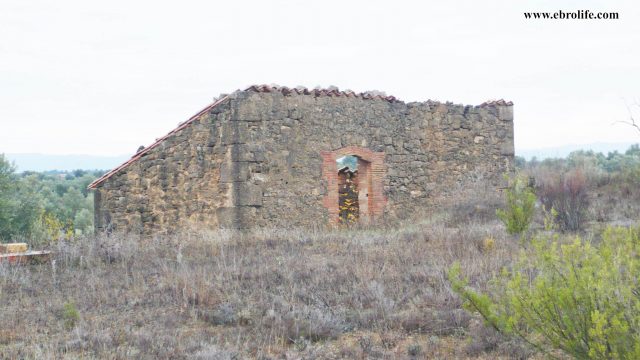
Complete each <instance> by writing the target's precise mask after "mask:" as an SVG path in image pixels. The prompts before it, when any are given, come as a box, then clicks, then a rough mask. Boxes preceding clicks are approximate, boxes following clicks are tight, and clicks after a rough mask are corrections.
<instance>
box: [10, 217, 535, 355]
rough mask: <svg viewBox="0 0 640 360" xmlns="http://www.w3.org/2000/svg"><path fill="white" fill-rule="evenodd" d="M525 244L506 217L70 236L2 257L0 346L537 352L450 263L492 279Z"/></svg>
mask: <svg viewBox="0 0 640 360" xmlns="http://www.w3.org/2000/svg"><path fill="white" fill-rule="evenodd" d="M517 249H518V242H517V241H515V240H514V239H513V238H508V237H507V236H506V235H504V231H503V230H502V229H501V224H499V223H497V222H493V223H488V224H480V223H466V224H458V225H456V226H455V227H452V224H450V223H449V222H448V221H447V219H439V218H434V219H431V220H425V222H424V223H423V224H419V225H412V226H405V227H403V228H402V229H400V230H398V229H388V230H367V229H360V230H352V231H345V230H343V231H340V230H335V231H302V230H300V231H296V230H289V231H283V230H264V231H261V232H258V233H253V234H245V235H242V234H239V233H233V232H224V231H221V232H215V233H199V234H184V235H181V236H175V237H165V238H155V239H149V240H141V239H137V238H135V237H121V236H116V235H113V236H111V237H97V238H85V239H77V240H76V241H74V242H60V243H59V244H58V245H57V246H56V248H55V251H56V252H55V262H54V263H53V264H50V265H40V266H31V267H10V266H2V267H0V286H1V291H2V293H1V300H0V301H1V302H2V304H3V309H2V312H1V315H0V324H1V325H0V357H2V358H64V357H67V358H78V357H84V358H92V357H96V358H131V357H140V358H201V359H225V358H238V359H241V358H263V359H268V358H274V359H275V358H283V356H285V357H286V358H307V359H312V358H321V359H325V358H411V357H414V358H415V357H417V358H423V357H439V358H446V357H452V356H454V357H459V358H465V357H476V356H484V357H485V358H494V357H498V356H501V357H514V356H515V357H520V356H525V355H528V354H529V353H528V351H526V350H524V349H523V348H522V347H521V346H519V345H518V344H515V343H512V342H509V341H506V340H505V339H501V338H500V337H499V336H498V335H496V334H494V333H492V332H491V331H490V330H488V329H485V328H484V327H483V326H482V324H481V322H480V321H479V320H478V319H474V318H472V317H471V316H470V315H469V314H468V313H466V312H465V311H464V310H462V309H461V307H460V301H459V300H458V298H457V296H456V295H455V294H453V293H452V292H451V289H450V286H449V284H448V282H447V274H446V273H447V270H448V268H449V267H450V266H451V264H452V263H453V262H454V261H455V260H458V261H460V262H461V263H462V264H464V272H465V274H466V275H468V276H469V277H470V279H471V281H472V283H474V284H476V285H477V286H478V287H479V288H482V287H483V284H486V282H487V280H488V279H489V278H490V277H491V276H492V275H493V274H494V273H495V272H496V271H498V270H499V269H500V268H502V267H503V266H505V265H508V264H509V262H510V260H511V258H512V255H513V254H514V253H515V252H517ZM471 335H473V336H471ZM485 352H486V353H485Z"/></svg>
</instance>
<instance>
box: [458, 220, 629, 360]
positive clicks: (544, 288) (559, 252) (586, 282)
mask: <svg viewBox="0 0 640 360" xmlns="http://www.w3.org/2000/svg"><path fill="white" fill-rule="evenodd" d="M638 254H640V227H639V228H635V229H626V228H609V229H607V230H606V231H605V233H604V234H603V240H602V243H601V244H600V245H599V246H598V247H595V246H593V245H591V244H590V243H589V242H586V241H582V240H580V239H579V238H577V239H576V240H575V241H574V242H572V243H570V244H566V245H559V244H558V242H557V238H555V239H553V240H549V239H546V238H536V239H534V240H532V248H531V249H530V251H526V252H523V253H522V254H521V257H520V260H519V261H518V262H516V263H515V264H514V266H513V269H512V270H511V271H506V270H503V272H502V274H501V275H500V276H498V277H497V278H496V279H494V280H495V282H494V284H495V288H494V292H493V294H492V295H493V296H491V297H490V296H488V295H486V294H480V293H478V292H476V291H474V290H473V289H471V288H470V287H469V286H468V282H467V280H466V279H464V278H462V277H461V275H460V265H459V264H456V265H454V266H453V267H452V268H451V269H450V271H449V281H450V282H451V284H452V288H453V289H454V291H455V292H456V293H458V295H460V296H461V297H462V298H463V300H464V306H465V307H466V308H467V309H468V310H472V311H477V312H479V313H480V315H481V316H482V317H483V318H484V319H485V321H486V323H487V324H488V325H490V326H492V327H493V328H495V329H496V330H498V331H499V332H502V333H504V334H507V335H511V336H515V337H518V338H520V339H522V340H524V341H525V342H527V343H528V344H529V345H531V346H533V347H534V348H536V349H538V350H540V351H543V352H547V353H548V350H547V349H556V350H559V351H562V352H564V353H566V354H568V355H570V356H573V357H575V358H578V359H638V358H640V312H639V311H638V309H639V308H640V297H639V296H638V293H639V291H640V286H639V285H638V275H637V274H638V272H639V271H640V258H639V257H638ZM551 355H552V354H551Z"/></svg>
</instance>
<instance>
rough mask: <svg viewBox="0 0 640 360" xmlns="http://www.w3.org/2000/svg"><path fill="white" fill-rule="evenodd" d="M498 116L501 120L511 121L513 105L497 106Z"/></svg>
mask: <svg viewBox="0 0 640 360" xmlns="http://www.w3.org/2000/svg"><path fill="white" fill-rule="evenodd" d="M498 118H499V119H500V120H502V121H513V106H499V107H498Z"/></svg>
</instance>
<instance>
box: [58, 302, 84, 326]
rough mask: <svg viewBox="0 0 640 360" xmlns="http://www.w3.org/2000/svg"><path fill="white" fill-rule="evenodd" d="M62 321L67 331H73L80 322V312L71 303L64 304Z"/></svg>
mask: <svg viewBox="0 0 640 360" xmlns="http://www.w3.org/2000/svg"><path fill="white" fill-rule="evenodd" d="M62 320H63V321H64V327H65V329H67V330H70V329H73V328H74V327H75V326H76V324H77V323H78V321H79V320H80V312H78V308H76V304H74V303H72V302H67V303H64V305H63V306H62Z"/></svg>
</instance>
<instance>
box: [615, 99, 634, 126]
mask: <svg viewBox="0 0 640 360" xmlns="http://www.w3.org/2000/svg"><path fill="white" fill-rule="evenodd" d="M626 106H627V112H629V120H627V121H624V120H618V121H616V122H614V124H616V123H623V124H627V125H630V126H633V127H634V128H636V130H638V131H640V123H638V122H636V119H635V117H634V115H633V109H632V108H633V107H637V108H640V102H638V101H636V102H634V103H633V104H631V106H630V105H629V104H626Z"/></svg>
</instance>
